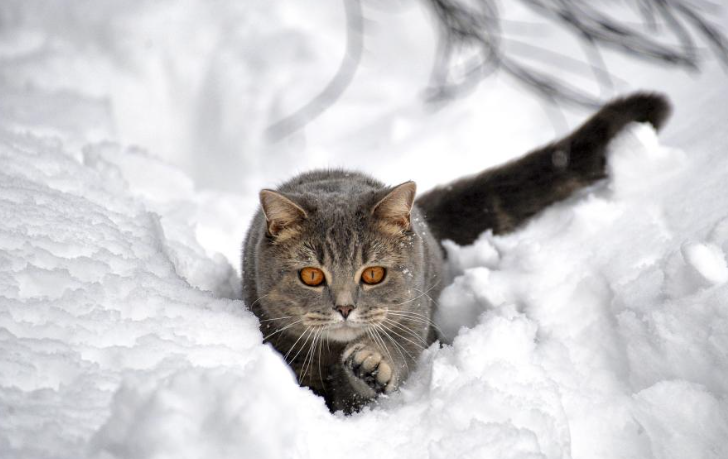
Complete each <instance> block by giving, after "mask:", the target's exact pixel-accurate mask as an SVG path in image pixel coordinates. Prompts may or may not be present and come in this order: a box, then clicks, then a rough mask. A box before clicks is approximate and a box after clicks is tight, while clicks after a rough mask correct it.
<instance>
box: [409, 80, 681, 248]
mask: <svg viewBox="0 0 728 459" xmlns="http://www.w3.org/2000/svg"><path fill="white" fill-rule="evenodd" d="M669 115H670V104H669V102H668V101H667V98H666V97H665V96H663V95H660V94H654V93H636V94H633V95H630V96H627V97H624V98H620V99H615V100H613V101H611V102H609V103H608V104H607V105H605V106H604V107H602V109H601V110H599V111H598V112H597V113H596V114H594V115H593V116H592V117H591V118H589V119H588V120H587V121H586V122H585V123H584V124H582V125H581V126H580V127H579V128H578V129H576V130H575V131H574V132H572V133H571V134H569V135H568V136H567V137H565V138H563V139H561V140H559V141H557V142H554V143H552V144H550V145H547V146H545V147H542V148H540V149H538V150H535V151H533V152H531V153H529V154H527V155H526V156H524V157H522V158H519V159H517V160H514V161H512V162H509V163H506V164H505V165H503V166H500V167H497V168H494V169H489V170H486V171H484V172H481V173H480V174H477V175H475V176H471V177H466V178H463V179H460V180H457V181H455V182H453V183H450V184H448V185H445V186H441V187H438V188H435V189H433V190H431V191H428V192H426V193H424V194H423V195H422V196H420V197H419V199H417V201H416V204H417V206H418V207H419V208H420V209H421V210H422V212H423V213H424V216H425V220H426V221H427V223H428V224H429V227H430V231H431V232H432V233H433V235H434V237H435V238H436V239H437V240H443V239H450V240H452V241H455V242H456V243H458V244H460V245H467V244H470V243H472V242H473V241H475V239H476V238H477V237H478V236H479V235H480V234H481V233H482V232H484V231H486V230H489V229H490V230H492V231H493V233H494V234H503V233H507V232H509V231H512V230H513V229H515V228H517V227H518V226H520V225H521V224H523V223H524V222H525V221H526V220H528V218H529V217H531V216H533V215H534V214H536V213H537V212H539V211H541V210H542V209H544V208H545V207H547V206H549V205H551V204H553V203H555V202H557V201H560V200H562V199H565V198H566V197H568V196H569V195H571V194H572V193H574V192H575V191H577V190H579V189H581V188H584V187H586V186H588V185H590V184H592V183H594V182H595V181H597V180H599V179H601V178H604V177H606V156H605V155H606V150H607V145H608V144H609V142H610V140H612V139H613V138H614V137H615V136H616V135H617V134H619V133H620V132H621V131H622V130H623V129H624V128H625V126H627V125H628V124H629V123H632V122H639V123H644V122H647V123H650V124H651V125H652V126H653V127H654V128H655V129H659V128H661V127H662V126H663V124H664V123H665V121H666V120H667V118H668V117H669Z"/></svg>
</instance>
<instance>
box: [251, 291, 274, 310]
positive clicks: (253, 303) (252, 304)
mask: <svg viewBox="0 0 728 459" xmlns="http://www.w3.org/2000/svg"><path fill="white" fill-rule="evenodd" d="M268 295H270V293H266V294H265V295H263V296H261V297H258V299H257V300H255V301H253V302H252V303H251V304H250V306H248V309H251V308H252V307H253V306H255V303H257V302H258V301H260V300H262V299H263V298H265V297H267V296H268Z"/></svg>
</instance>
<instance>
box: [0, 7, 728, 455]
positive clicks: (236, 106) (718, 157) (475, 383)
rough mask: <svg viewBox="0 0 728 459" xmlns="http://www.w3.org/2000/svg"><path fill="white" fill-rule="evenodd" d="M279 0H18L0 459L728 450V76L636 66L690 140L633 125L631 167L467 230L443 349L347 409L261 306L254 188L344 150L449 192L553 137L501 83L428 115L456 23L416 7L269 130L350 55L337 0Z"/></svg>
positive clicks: (5, 105) (2, 278)
mask: <svg viewBox="0 0 728 459" xmlns="http://www.w3.org/2000/svg"><path fill="white" fill-rule="evenodd" d="M248 3H249V4H248ZM269 3H270V2H246V6H245V7H242V6H240V4H239V3H238V2H234V1H220V2H216V3H215V5H214V7H212V6H210V5H209V4H208V2H202V1H191V2H173V1H162V2H149V1H142V0H139V1H135V2H127V1H118V2H104V3H98V4H96V3H93V4H91V3H88V2H84V1H81V0H78V1H71V2H67V3H66V4H65V5H64V6H63V7H60V6H54V7H52V8H51V7H50V6H51V4H50V3H49V2H44V1H40V0H38V1H29V0H22V1H9V2H5V3H4V4H3V5H2V6H0V17H2V18H4V20H3V24H5V25H6V26H7V27H5V30H3V32H2V34H0V57H1V58H2V59H3V65H2V66H0V165H1V167H0V457H2V458H3V459H5V458H9V459H10V458H78V457H94V458H104V459H110V458H152V457H153V458H163V457H170V458H171V457H174V458H181V457H182V458H185V457H189V458H198V457H251V458H253V457H254V458H280V457H301V458H306V457H316V458H321V457H349V458H352V459H353V458H359V457H400V458H423V457H431V458H451V457H463V458H486V457H497V458H569V457H573V458H612V457H624V458H647V457H654V458H685V457H701V458H725V457H728V443H726V441H725V439H726V438H728V307H726V305H728V264H727V259H728V258H727V257H728V210H726V209H728V180H726V179H725V177H726V171H728V156H726V155H725V150H726V145H728V137H727V136H726V134H725V131H724V129H723V126H724V125H725V122H726V121H728V85H726V84H725V81H726V77H725V74H724V73H723V72H722V71H721V69H720V68H719V67H717V66H716V65H714V64H710V65H708V67H707V70H706V72H705V73H704V74H703V75H701V76H699V77H690V76H685V75H681V74H679V73H677V72H675V71H668V70H661V69H654V68H648V69H647V70H645V68H644V67H641V66H638V65H636V64H629V65H627V64H625V65H624V66H622V65H621V62H620V60H619V58H618V57H611V58H610V59H612V61H613V62H616V63H618V64H619V65H620V66H619V67H618V68H620V69H622V71H623V72H624V74H625V77H626V78H629V80H630V82H631V83H632V85H633V86H632V87H645V88H649V89H656V90H657V89H659V90H662V91H666V92H667V93H668V94H669V95H670V97H671V98H672V100H673V102H674V105H675V116H674V118H673V120H672V121H671V122H670V124H669V126H668V128H667V130H666V131H665V132H664V133H661V134H660V135H659V137H658V136H657V135H656V134H655V132H654V131H653V130H652V129H651V128H649V127H648V126H642V125H634V126H631V127H630V128H629V129H628V130H627V131H626V132H625V133H624V134H623V135H621V136H620V137H619V138H618V139H616V140H615V141H614V142H613V143H612V145H611V146H610V154H609V157H610V161H609V167H610V178H609V179H607V180H605V181H603V182H601V183H598V184H596V185H595V186H593V187H591V188H589V189H587V190H584V191H583V192H580V193H579V194H578V195H576V196H573V197H572V198H570V199H568V200H566V201H565V202H562V203H559V204H557V205H555V206H552V207H551V208H550V209H548V210H547V211H545V212H543V213H542V214H540V215H539V216H537V217H536V218H535V219H534V220H533V221H531V222H530V223H529V224H528V225H526V227H524V228H522V229H521V230H519V231H517V232H515V233H513V234H510V235H505V236H493V235H492V234H490V233H485V234H483V235H481V237H480V238H479V239H478V240H477V241H476V242H475V243H474V244H472V245H471V246H468V247H458V246H457V245H455V244H453V243H446V249H447V251H448V256H449V268H450V271H451V277H452V281H451V282H450V283H449V285H448V286H447V287H446V288H445V290H444V292H443V294H442V296H441V297H440V298H439V303H440V310H439V312H438V316H437V323H438V326H439V328H440V329H441V331H442V333H443V336H444V338H445V343H444V346H443V347H441V348H439V347H437V346H433V347H431V348H430V349H429V350H428V351H427V352H425V354H424V355H423V356H422V358H421V361H420V362H419V365H418V367H417V369H416V371H415V373H414V374H413V376H412V377H411V378H410V379H409V380H408V381H407V383H406V384H405V385H404V386H403V387H402V388H401V390H400V391H399V392H397V393H395V394H393V395H392V396H390V397H388V398H385V399H382V400H381V401H380V403H378V404H377V405H375V406H373V407H371V408H370V409H367V410H366V411H364V412H363V413H360V414H357V415H354V416H351V417H344V416H342V415H341V414H337V415H332V414H330V413H329V412H328V411H327V409H326V407H325V406H324V404H323V401H322V400H321V399H319V398H318V397H316V396H314V395H313V394H312V393H311V392H309V391H308V390H306V389H302V388H300V387H298V386H297V384H296V382H295V378H294V376H293V374H292V373H291V372H290V370H289V369H288V368H287V366H286V365H285V363H284V362H283V360H282V359H281V357H280V356H278V355H277V354H276V353H275V352H274V351H273V350H272V349H271V348H270V347H267V346H263V345H262V344H261V338H262V337H261V335H260V333H259V332H258V328H257V324H258V323H257V319H256V318H255V317H254V316H253V315H252V314H250V313H249V312H247V310H246V309H245V305H244V304H243V303H242V302H241V301H240V300H238V299H237V298H239V297H240V286H239V274H238V271H237V270H238V269H239V267H238V266H237V264H238V258H239V245H240V241H241V240H242V236H243V232H244V230H245V227H246V225H247V224H248V222H249V220H250V218H251V217H252V214H253V211H254V209H255V206H256V193H255V192H256V191H257V189H259V188H260V187H263V186H272V185H274V184H275V183H276V181H280V180H283V179H285V178H287V177H290V176H291V175H293V174H295V173H296V172H298V171H301V170H307V169H309V168H312V167H322V166H335V165H346V166H348V167H354V168H357V169H362V170H365V171H368V172H371V173H373V174H374V175H376V176H378V177H380V178H382V179H383V180H386V181H388V182H390V183H400V182H402V181H404V180H407V179H415V180H417V181H418V183H419V185H420V188H421V189H426V188H428V187H429V186H432V185H435V184H438V183H444V182H447V181H448V180H451V179H453V178H455V177H458V176H461V175H463V174H467V173H472V172H474V171H476V170H480V169H482V168H484V167H486V166H490V165H493V164H496V163H498V162H501V161H503V160H506V159H508V158H511V157H514V156H516V155H518V154H520V153H522V152H524V151H526V150H528V149H529V148H532V147H534V146H536V145H538V144H539V143H542V142H545V141H548V140H550V138H551V137H553V135H554V134H553V129H552V128H551V125H550V124H549V123H548V118H547V116H546V114H544V113H543V112H542V111H540V109H539V108H538V104H537V103H535V102H533V101H532V100H530V99H529V98H528V96H527V95H524V94H523V91H522V90H520V89H519V88H514V87H512V86H510V85H508V84H507V82H504V81H501V80H497V79H496V80H494V81H491V82H488V83H486V84H484V85H483V86H482V88H481V89H479V90H478V91H477V92H476V93H474V94H473V95H472V96H471V97H470V98H468V99H465V100H463V101H461V102H459V103H456V104H454V105H452V106H449V107H446V108H443V109H441V110H439V111H437V112H435V113H428V111H427V110H423V109H421V108H418V107H420V105H419V104H420V103H419V102H418V101H417V100H416V94H415V93H416V91H417V87H416V83H413V81H418V80H417V78H424V79H423V80H421V81H425V80H426V75H427V65H428V63H429V60H430V59H431V56H429V55H427V53H426V52H425V51H424V50H425V49H427V48H426V47H425V46H423V43H431V40H432V38H431V36H429V35H428V34H427V24H426V22H424V20H423V16H424V13H423V12H422V11H421V10H420V9H419V8H416V7H414V6H413V5H412V4H411V3H409V2H402V3H401V4H399V5H400V6H399V8H401V10H399V12H398V13H397V14H394V15H392V14H386V13H385V11H384V10H379V9H377V8H375V6H376V5H375V4H369V5H368V6H367V8H368V14H369V15H370V16H371V17H373V18H375V19H377V20H378V21H380V24H381V30H379V31H378V32H377V33H376V35H375V36H373V37H371V41H370V42H369V43H370V46H371V48H370V49H369V50H368V53H367V55H366V56H365V61H364V62H363V68H362V69H361V71H360V73H359V74H358V76H357V79H355V83H354V85H353V86H352V88H351V90H350V91H351V92H349V93H347V95H345V97H344V98H343V99H342V100H341V101H340V105H338V106H337V107H336V108H335V109H333V110H332V111H331V112H330V113H327V114H326V115H324V116H323V117H322V118H321V119H320V120H318V121H316V122H315V123H314V124H312V125H311V127H310V128H309V129H307V131H306V133H305V134H299V135H297V136H294V138H292V139H290V140H288V141H284V142H281V143H279V144H274V145H270V144H266V143H265V142H264V141H263V138H264V137H263V136H264V134H263V128H264V127H265V126H266V125H268V124H269V123H270V122H272V121H274V120H275V119H277V118H278V117H280V116H281V114H284V113H289V112H290V111H291V110H292V109H294V108H295V107H297V106H298V105H299V104H300V103H302V102H305V101H306V100H308V99H309V98H310V96H311V95H312V94H315V93H316V91H318V90H320V88H321V87H323V85H325V83H326V82H327V78H328V77H329V76H330V74H331V73H332V72H333V71H334V69H335V68H336V65H337V62H338V61H337V60H334V61H333V62H332V60H331V59H330V56H331V55H335V56H340V55H341V52H342V45H341V43H340V38H339V37H340V33H341V32H342V31H341V22H342V21H341V12H340V10H339V8H340V5H339V3H338V2H333V1H328V0H327V1H326V2H320V1H319V3H317V4H316V6H314V4H313V3H311V2H291V1H286V2H280V5H278V6H273V5H272V4H271V5H269ZM379 8H383V6H381V5H380V6H379ZM304 13H306V14H304ZM397 24H399V25H400V26H401V25H403V24H408V25H409V24H411V27H410V28H408V29H407V30H409V31H410V34H408V33H404V32H396V31H401V30H404V29H402V28H401V27H399V28H398V27H392V25H395V26H396V25H397ZM390 29H392V30H394V31H395V32H387V30H390ZM190 30H194V31H195V33H190ZM388 33H389V34H391V33H395V34H396V33H399V35H397V38H398V39H397V40H392V39H391V38H392V37H391V35H388ZM271 42H272V43H275V46H276V49H277V51H276V52H275V53H270V51H269V50H267V49H266V48H265V47H264V46H263V45H262V43H271ZM367 56H368V57H367ZM401 56H408V57H409V58H410V59H411V60H410V61H403V60H401ZM337 59H338V57H337ZM384 69H386V70H387V71H384ZM622 89H624V88H622ZM241 101H243V102H241ZM494 107H503V109H502V110H501V109H500V108H499V109H498V110H495V109H494ZM524 114H527V115H528V116H525V115H524ZM566 115H567V120H568V122H569V123H570V125H571V126H573V124H574V122H575V121H576V120H578V119H580V118H581V116H583V114H580V113H572V112H567V113H566ZM484 151H485V152H488V154H483V152H484Z"/></svg>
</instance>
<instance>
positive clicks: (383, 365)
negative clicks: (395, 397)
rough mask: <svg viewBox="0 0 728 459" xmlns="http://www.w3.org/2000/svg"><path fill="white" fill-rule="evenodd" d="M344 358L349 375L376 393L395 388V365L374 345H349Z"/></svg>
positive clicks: (386, 391) (387, 391)
mask: <svg viewBox="0 0 728 459" xmlns="http://www.w3.org/2000/svg"><path fill="white" fill-rule="evenodd" d="M342 360H343V363H344V368H345V369H346V370H347V372H348V373H349V375H350V376H353V377H354V378H355V379H356V380H358V381H359V382H361V383H363V384H364V385H365V386H366V387H368V388H369V389H371V390H372V391H373V392H374V393H375V395H376V394H381V393H383V392H385V393H389V392H391V391H393V390H394V387H395V381H396V377H395V376H396V375H395V371H394V370H395V367H394V365H393V364H392V362H391V361H390V360H389V359H387V357H385V356H383V355H382V354H381V353H380V352H379V350H378V349H376V348H374V347H373V346H369V345H366V344H362V343H357V344H354V345H352V346H349V347H348V348H347V349H346V350H345V351H344V354H343V355H342Z"/></svg>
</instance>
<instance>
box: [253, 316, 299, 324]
mask: <svg viewBox="0 0 728 459" xmlns="http://www.w3.org/2000/svg"><path fill="white" fill-rule="evenodd" d="M293 317H298V316H281V317H274V318H272V319H264V320H259V322H260V323H264V322H271V321H273V320H283V319H291V318H293Z"/></svg>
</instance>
